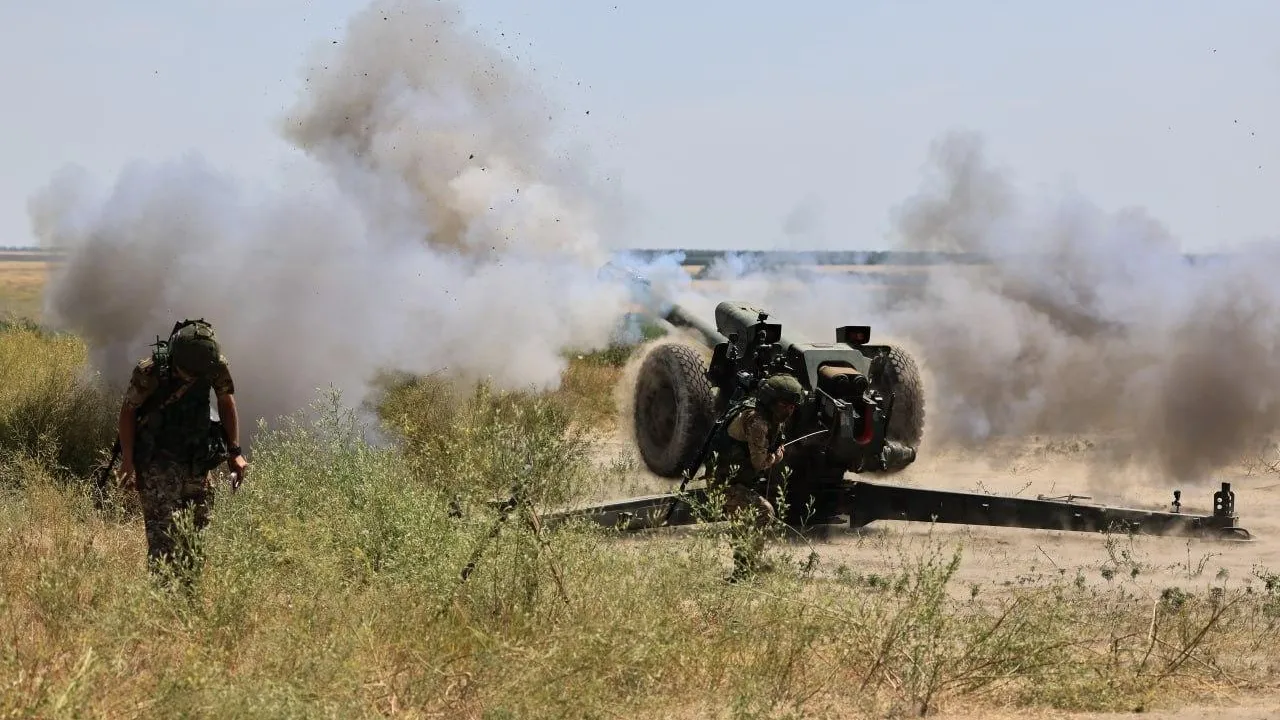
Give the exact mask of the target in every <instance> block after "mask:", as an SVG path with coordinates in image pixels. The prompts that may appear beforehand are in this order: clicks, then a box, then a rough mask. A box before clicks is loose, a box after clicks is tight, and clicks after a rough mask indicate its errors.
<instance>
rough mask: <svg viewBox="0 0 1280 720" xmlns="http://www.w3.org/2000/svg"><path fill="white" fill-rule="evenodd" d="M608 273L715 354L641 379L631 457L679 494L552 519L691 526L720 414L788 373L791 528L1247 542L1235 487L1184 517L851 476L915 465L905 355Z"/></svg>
mask: <svg viewBox="0 0 1280 720" xmlns="http://www.w3.org/2000/svg"><path fill="white" fill-rule="evenodd" d="M605 270H607V271H609V272H611V273H614V274H615V275H621V276H622V277H624V278H627V279H628V280H629V281H630V282H631V285H632V289H633V293H634V297H635V299H636V300H637V301H638V302H639V303H640V304H641V305H642V306H644V307H645V308H646V309H647V311H648V312H649V313H651V314H652V315H653V316H655V317H656V318H658V319H661V320H662V321H664V322H666V323H669V324H671V325H673V326H675V327H678V328H682V329H684V330H687V331H689V332H690V333H691V334H693V335H694V336H696V337H697V338H698V339H699V340H700V341H701V343H702V344H703V345H704V346H705V347H706V348H707V349H709V350H710V351H711V357H710V360H709V362H708V363H707V364H706V365H705V366H704V364H703V357H702V356H703V354H702V353H699V352H698V350H697V349H696V348H694V347H691V346H689V345H685V344H681V343H678V342H672V343H664V344H660V345H658V346H656V347H654V348H653V349H652V350H651V351H650V352H649V353H648V355H647V356H646V357H645V359H644V361H643V362H642V364H641V367H640V370H639V377H638V378H637V381H636V386H635V397H634V410H633V413H634V417H633V422H634V427H635V441H636V444H637V446H638V448H639V451H640V456H641V458H642V459H643V461H644V463H645V465H646V466H647V467H648V468H649V469H650V470H651V471H652V472H654V473H655V474H657V475H659V476H661V477H665V478H677V477H680V478H682V479H683V482H682V483H681V486H680V490H679V492H676V493H663V494H659V495H653V496H648V497H642V498H635V499H631V500H622V501H618V502H613V503H605V504H601V505H596V506H593V507H588V508H582V509H577V510H568V511H562V512H558V513H552V514H551V515H549V516H548V517H547V518H546V520H547V521H548V522H549V523H552V524H556V523H559V522H563V521H566V520H568V519H571V518H574V517H585V518H589V519H592V520H594V521H595V522H597V523H601V524H604V525H608V526H611V527H618V528H621V529H629V530H637V529H642V528H648V527H656V526H660V525H680V524H690V523H694V522H697V521H698V516H697V513H696V512H694V507H695V506H698V505H700V504H702V503H705V502H706V500H707V493H706V490H705V488H695V489H693V490H687V485H688V483H689V482H690V481H691V480H692V479H693V478H694V477H695V476H696V475H697V472H698V470H699V469H700V468H701V467H702V466H703V465H704V463H706V461H707V460H708V459H709V458H708V449H709V447H710V441H711V439H712V437H713V435H714V433H715V432H716V431H717V430H718V429H719V426H720V424H721V423H723V422H724V416H725V411H726V410H727V409H728V408H729V407H730V405H731V404H732V403H734V402H736V401H737V400H739V399H740V398H742V397H744V396H746V395H748V394H750V393H751V392H752V391H753V390H754V389H755V388H756V386H757V385H759V383H760V382H761V381H763V380H764V379H765V378H767V377H769V376H770V375H774V374H777V373H789V374H791V375H793V376H795V377H796V379H798V380H799V381H800V383H801V385H802V387H803V388H804V390H805V400H804V402H803V403H802V404H801V405H800V406H799V407H798V408H797V410H796V412H795V413H793V415H792V417H791V419H790V420H789V421H788V423H787V426H786V429H785V435H786V437H788V438H794V439H793V440H790V441H789V442H788V443H787V445H786V451H785V456H784V460H783V463H782V464H783V465H784V466H785V468H786V470H787V471H789V472H787V475H788V477H787V479H786V483H785V487H784V488H783V492H784V497H785V500H786V506H787V514H786V515H785V517H784V520H785V521H786V522H787V523H788V524H790V525H792V526H793V527H797V528H803V527H805V526H814V525H830V524H835V523H843V522H846V521H847V522H848V524H849V525H850V527H853V528H860V527H863V526H865V525H867V524H869V523H871V522H873V521H875V520H905V521H922V522H940V523H960V524H968V525H990V526H1004V527H1021V528H1034V529H1047V530H1071V531H1082V532H1096V531H1106V530H1121V531H1126V532H1132V533H1153V534H1175V535H1190V536H1199V537H1209V538H1216V539H1232V540H1249V539H1251V535H1250V533H1249V531H1248V530H1246V529H1244V528H1242V527H1240V526H1239V525H1238V524H1237V520H1238V516H1237V515H1236V512H1235V493H1234V491H1233V490H1232V489H1231V485H1230V483H1222V486H1221V489H1220V490H1219V491H1217V492H1215V493H1214V496H1213V511H1212V513H1211V514H1208V515H1201V514H1190V513H1183V512H1182V508H1181V492H1180V491H1175V492H1174V502H1173V507H1172V509H1171V511H1169V512H1161V511H1154V510H1144V509H1137V508H1120V507H1109V506H1104V505H1097V504H1091V503H1089V504H1082V503H1078V502H1076V500H1077V498H1076V497H1075V496H1068V497H1067V498H1065V499H1062V498H1057V499H1055V498H1046V497H1043V496H1041V497H1038V498H1036V499H1031V498H1016V497H1008V496H1000V495H993V494H985V493H970V492H958V491H949V490H938V489H928V488H915V487H905V486H899V485H892V484H888V483H877V482H869V481H864V480H850V479H848V478H847V477H846V475H847V474H848V473H853V474H855V475H867V474H870V475H888V474H892V473H894V472H897V471H900V470H902V469H903V468H905V467H907V466H909V465H910V464H911V463H912V462H913V461H914V460H915V458H916V453H917V451H918V448H919V445H920V442H921V439H922V435H923V429H924V417H925V407H924V393H923V389H922V384H921V377H920V372H919V369H918V367H917V365H916V363H915V362H914V360H913V359H912V358H911V356H910V355H909V354H908V353H907V352H906V351H905V350H903V349H902V348H899V347H896V346H893V345H875V344H871V343H870V337H871V329H870V327H868V326H865V325H846V326H842V327H838V328H836V329H835V337H834V341H833V342H817V341H800V340H797V339H795V338H791V337H788V336H787V335H785V334H784V333H783V329H782V325H781V324H780V323H778V322H776V321H773V319H772V317H771V315H770V313H768V312H767V311H765V310H763V309H761V308H758V307H755V306H753V305H751V304H749V303H745V302H739V301H731V300H727V301H723V302H720V303H719V304H718V305H716V307H715V311H714V318H715V325H714V326H711V325H709V324H707V323H705V322H704V321H702V320H701V319H700V318H698V317H697V316H696V315H694V314H693V313H691V312H690V311H689V310H687V309H685V308H682V307H680V306H679V305H676V304H674V303H671V302H669V301H667V300H666V299H665V298H662V297H659V296H657V295H656V294H655V293H654V292H653V289H652V287H651V284H650V283H649V281H648V280H647V279H646V278H644V277H642V276H640V275H639V274H637V273H635V272H634V271H631V270H629V269H626V268H619V267H617V266H612V265H609V266H606V268H605ZM771 477H772V478H774V481H775V482H776V480H777V479H778V475H776V474H775V475H773V476H771ZM772 492H776V490H771V495H772ZM1085 499H1087V498H1085Z"/></svg>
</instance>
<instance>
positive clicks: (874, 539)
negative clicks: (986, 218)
mask: <svg viewBox="0 0 1280 720" xmlns="http://www.w3.org/2000/svg"><path fill="white" fill-rule="evenodd" d="M637 365H638V361H633V363H632V365H631V367H630V368H629V371H628V372H627V373H626V374H625V375H624V377H623V379H622V381H621V382H620V384H619V389H618V394H617V398H618V400H619V403H620V423H619V429H618V430H617V431H616V433H615V434H614V435H613V436H612V437H610V438H608V439H606V440H605V441H603V442H602V443H601V446H600V451H599V452H600V456H599V457H600V459H601V460H602V461H606V462H612V463H613V465H614V467H615V472H617V471H618V470H621V469H623V468H625V469H626V471H625V472H620V473H619V474H618V475H617V477H618V478H619V479H618V480H617V481H616V483H613V484H611V485H610V486H609V487H607V488H603V489H602V490H601V491H600V493H598V495H597V497H598V499H606V498H623V497H634V496H637V495H644V494H650V493H660V492H670V491H673V490H675V489H676V488H677V487H678V481H671V480H665V479H663V478H659V477H657V476H655V475H653V474H651V473H649V472H648V471H647V470H645V469H644V467H643V464H642V463H641V461H640V460H639V456H638V453H637V452H636V450H635V445H634V442H633V441H632V439H631V437H630V433H631V429H630V424H629V423H628V422H627V419H628V417H629V415H630V411H631V410H630V404H629V403H628V402H627V391H628V390H629V389H630V383H632V382H634V370H635V368H636V366H637ZM1105 447H1106V438H1103V437H1091V438H1090V437H1056V438H1055V437H1043V436H1042V437H1030V438H1024V439H1019V440H1010V441H1003V442H998V443H991V444H990V445H988V446H985V447H982V448H957V447H932V446H930V445H929V437H928V430H927V428H926V435H925V439H924V442H923V444H922V447H921V448H920V450H921V456H920V457H919V459H918V460H917V461H916V462H915V463H914V464H913V465H912V466H911V467H910V468H908V469H907V470H906V471H904V472H902V473H899V474H897V475H895V476H892V477H887V478H859V479H864V480H872V481H875V482H886V483H892V484H903V485H912V486H921V487H936V488H946V489H956V490H964V491H971V492H993V493H999V494H1008V495H1017V496H1021V497H1033V498H1034V497H1036V496H1037V495H1040V494H1043V495H1045V496H1050V497H1060V496H1064V495H1067V494H1068V493H1073V494H1076V495H1086V496H1090V499H1087V500H1082V502H1096V503H1103V504H1114V505H1123V506H1127V507H1139V508H1146V509H1152V510H1169V509H1170V503H1171V502H1172V500H1173V491H1174V490H1175V489H1180V490H1181V491H1182V512H1187V513H1203V514H1209V513H1211V512H1212V508H1213V493H1214V492H1215V491H1216V490H1218V489H1219V488H1220V484H1221V483H1222V482H1224V481H1225V482H1230V483H1231V484H1232V489H1233V490H1234V491H1235V493H1236V511H1237V513H1238V514H1239V515H1240V524H1241V525H1242V526H1243V527H1245V528H1247V529H1249V530H1250V531H1251V532H1252V533H1253V535H1254V539H1253V540H1252V541H1251V542H1218V541H1212V540H1201V539H1192V538H1184V537H1153V536H1139V537H1125V536H1119V535H1104V534H1101V533H1073V532H1063V531H1046V530H1025V529H1015V528H993V527H977V526H965V525H935V526H930V525H929V524H927V523H908V522H897V521H877V522H874V523H872V524H871V525H869V526H868V527H866V528H863V529H862V530H861V531H853V530H850V529H848V528H847V527H842V528H837V529H835V531H834V532H832V533H831V534H830V535H829V536H828V537H825V538H822V539H811V540H810V542H812V548H813V549H814V550H816V552H817V553H818V556H819V574H822V573H823V572H825V573H831V572H833V571H834V570H835V569H836V568H838V567H839V566H841V565H843V566H845V567H846V568H848V569H849V570H853V571H855V572H858V573H863V574H866V573H872V572H878V571H888V570H891V568H893V567H894V566H895V564H896V562H897V560H898V558H899V557H900V555H899V553H908V554H910V553H912V552H913V551H916V550H920V549H923V548H924V547H925V546H926V545H927V544H931V543H936V542H938V541H941V542H942V544H943V545H944V546H945V547H951V546H953V545H954V544H955V543H957V542H958V543H960V545H961V547H962V549H963V552H964V554H963V558H962V561H961V565H960V569H959V571H958V573H957V577H956V587H957V589H958V591H963V590H967V589H969V588H971V587H973V586H977V587H978V588H979V589H980V590H981V591H983V592H987V593H993V592H994V593H999V592H1000V591H1001V589H1003V588H1008V587H1010V586H1012V585H1017V584H1020V583H1024V582H1035V581H1037V580H1040V579H1046V578H1048V577H1051V576H1054V575H1065V576H1066V577H1067V578H1069V579H1074V578H1076V576H1077V575H1079V576H1080V577H1081V578H1083V581H1084V582H1085V583H1087V584H1091V585H1094V586H1098V587H1107V586H1111V587H1118V586H1124V588H1125V589H1126V590H1127V591H1129V592H1131V593H1135V594H1140V595H1142V596H1145V597H1150V598H1152V599H1155V598H1158V597H1159V596H1160V594H1161V592H1162V591H1163V590H1164V589H1166V588H1168V587H1171V586H1174V587H1179V588H1183V589H1186V590H1191V589H1203V588H1205V587H1207V586H1209V585H1215V586H1220V585H1223V584H1225V585H1227V586H1229V587H1230V586H1243V585H1246V584H1249V585H1252V586H1253V587H1255V588H1259V587H1261V585H1262V580H1261V579H1259V577H1258V574H1260V573H1261V572H1263V571H1272V570H1280V472H1277V471H1275V470H1272V469H1270V468H1268V467H1266V466H1265V465H1262V466H1259V465H1256V464H1253V465H1251V464H1249V463H1244V462H1242V463H1241V465H1240V466H1239V467H1235V468H1231V469H1229V470H1228V471H1226V472H1224V473H1221V474H1219V475H1216V476H1214V477H1208V478H1204V479H1203V481H1202V482H1200V483H1197V484H1195V485H1185V486H1181V487H1176V488H1175V487H1174V486H1173V485H1168V484H1166V485H1161V484H1159V483H1158V482H1152V481H1151V480H1150V479H1143V478H1142V477H1140V476H1139V475H1138V474H1137V473H1136V472H1126V471H1120V470H1114V469H1106V468H1105V466H1103V465H1102V464H1101V462H1099V461H1100V460H1102V459H1103V457H1104V454H1105ZM1268 460H1270V462H1273V463H1274V462H1276V460H1277V458H1275V457H1273V458H1268ZM655 540H656V538H655ZM783 551H784V552H791V553H792V554H794V555H795V557H797V558H799V557H801V556H802V555H804V554H807V553H808V551H809V547H808V546H805V545H803V544H800V543H790V544H788V546H787V547H786V548H784V550H783ZM1222 702H1223V703H1224V704H1223V705H1221V706H1203V707H1200V706H1197V707H1195V708H1184V709H1181V710H1178V711H1176V712H1171V711H1159V712H1154V711H1148V712H1142V713H1132V714H1089V713H1075V714H1062V713H1059V714H1052V713H1050V714H1035V713H1031V714H1029V713H1027V712H1025V711H1023V710H1018V711H1016V712H1012V711H1011V712H1010V714H1008V715H999V714H996V715H993V714H990V713H984V714H982V715H981V716H980V717H982V718H992V719H993V720H995V719H997V718H1014V717H1017V718H1032V717H1034V718H1041V717H1043V718H1071V720H1085V719H1086V718H1099V719H1101V718H1108V719H1115V720H1119V718H1129V717H1133V718H1139V717H1142V718H1159V719H1161V720H1183V719H1184V718H1185V719H1188V720H1189V719H1190V718H1221V719H1222V720H1245V719H1246V718H1248V719H1251V718H1280V692H1278V693H1277V694H1275V695H1269V696H1265V697H1231V698H1223V701H1222ZM946 717H951V718H955V720H976V718H977V717H979V716H969V715H964V714H953V715H949V716H946Z"/></svg>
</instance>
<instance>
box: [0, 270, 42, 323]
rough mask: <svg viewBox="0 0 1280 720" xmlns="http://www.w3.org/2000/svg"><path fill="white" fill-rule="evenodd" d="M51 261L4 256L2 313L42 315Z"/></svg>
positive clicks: (0, 276) (0, 278) (0, 291)
mask: <svg viewBox="0 0 1280 720" xmlns="http://www.w3.org/2000/svg"><path fill="white" fill-rule="evenodd" d="M49 269H50V264H49V263H48V262H46V261H40V260H0V317H6V316H7V317H17V318H31V319H36V320H38V319H39V318H40V316H41V305H42V297H41V294H42V293H43V292H44V285H45V281H46V280H47V279H48V276H49Z"/></svg>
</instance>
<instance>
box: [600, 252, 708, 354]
mask: <svg viewBox="0 0 1280 720" xmlns="http://www.w3.org/2000/svg"><path fill="white" fill-rule="evenodd" d="M600 274H601V276H605V275H608V276H612V277H614V278H617V279H625V280H626V281H627V283H628V284H629V285H630V286H631V291H632V296H633V297H634V298H635V300H636V302H638V303H639V304H641V305H643V306H644V307H645V309H646V310H648V311H649V312H650V313H651V314H652V315H654V316H655V317H657V318H660V319H662V320H665V321H667V322H669V323H671V324H672V325H675V326H676V327H681V328H687V329H689V330H693V331H694V332H696V333H697V334H698V335H699V336H700V337H701V339H702V342H703V343H704V344H705V345H706V346H707V347H709V348H714V347H715V346H716V345H718V344H720V343H722V342H728V340H729V338H727V337H725V336H724V335H722V334H720V332H719V331H717V330H716V328H715V326H714V325H711V324H710V323H707V322H705V321H703V320H701V319H700V318H698V316H696V315H694V314H693V313H692V312H690V311H689V310H687V309H686V308H684V307H681V306H680V305H677V304H676V303H675V302H672V300H671V299H670V298H667V297H664V296H662V295H660V294H659V293H657V292H656V291H655V290H654V288H653V284H652V283H650V282H649V279H648V278H646V277H645V276H643V275H641V274H640V273H638V272H636V271H635V270H633V269H631V268H629V267H625V266H621V265H618V264H617V263H614V262H609V263H606V264H605V266H604V267H602V268H601V269H600Z"/></svg>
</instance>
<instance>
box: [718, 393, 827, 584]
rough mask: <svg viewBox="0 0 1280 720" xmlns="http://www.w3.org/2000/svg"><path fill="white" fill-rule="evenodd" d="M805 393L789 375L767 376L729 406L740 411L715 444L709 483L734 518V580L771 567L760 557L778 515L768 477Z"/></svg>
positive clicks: (778, 458) (732, 542) (731, 538)
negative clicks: (769, 495) (748, 394)
mask: <svg viewBox="0 0 1280 720" xmlns="http://www.w3.org/2000/svg"><path fill="white" fill-rule="evenodd" d="M803 399H804V388H803V387H801V386H800V382H799V381H798V380H796V379H795V378H794V377H792V376H791V375H786V374H782V375H774V376H772V377H769V378H767V379H765V380H764V382H762V383H760V386H759V387H758V388H757V390H756V393H755V395H754V396H753V397H751V398H748V399H747V400H745V401H744V402H743V403H742V405H740V406H739V407H737V408H734V409H731V410H730V411H729V412H730V413H736V415H735V416H734V417H733V419H732V420H730V421H729V423H728V424H726V425H725V426H724V430H723V431H721V434H720V436H719V437H718V438H716V439H715V441H714V444H713V446H712V449H713V451H714V452H715V453H716V458H715V468H714V471H713V473H712V477H711V482H710V483H709V487H708V489H709V490H719V491H721V492H723V494H724V497H725V502H724V513H725V515H726V516H727V517H728V519H729V520H730V522H732V523H733V528H732V530H731V535H730V543H731V545H732V547H733V574H732V575H731V576H730V577H729V581H730V582H737V581H738V580H741V579H744V578H745V577H747V576H749V575H752V574H754V573H755V572H756V571H757V570H763V569H767V564H765V563H763V562H762V561H761V555H762V554H763V553H764V543H765V532H766V531H767V530H768V528H769V526H770V525H771V524H772V523H773V522H774V521H775V520H776V518H777V516H776V513H775V512H774V509H773V505H772V504H771V503H770V502H769V500H768V498H766V497H765V496H764V495H763V494H762V490H763V491H765V492H767V490H766V489H765V486H766V485H767V480H768V479H769V477H770V474H771V473H772V471H773V470H774V469H775V468H776V467H777V466H778V464H779V463H780V462H782V455H783V450H782V438H783V426H784V425H785V424H786V422H787V420H788V419H790V417H791V414H792V413H793V412H795V409H796V406H797V405H799V404H800V402H801V401H802V400H803Z"/></svg>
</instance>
